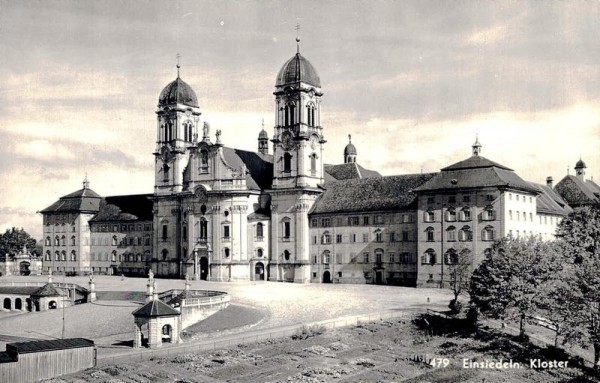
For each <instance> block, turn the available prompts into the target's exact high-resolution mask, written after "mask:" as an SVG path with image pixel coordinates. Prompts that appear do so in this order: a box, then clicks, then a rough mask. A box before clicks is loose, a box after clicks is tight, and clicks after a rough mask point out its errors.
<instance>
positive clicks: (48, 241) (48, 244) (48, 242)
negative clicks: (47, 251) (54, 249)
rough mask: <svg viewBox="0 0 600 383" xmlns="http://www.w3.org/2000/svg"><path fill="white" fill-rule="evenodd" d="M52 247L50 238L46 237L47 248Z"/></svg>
mask: <svg viewBox="0 0 600 383" xmlns="http://www.w3.org/2000/svg"><path fill="white" fill-rule="evenodd" d="M50 245H52V240H51V239H50V237H46V246H50Z"/></svg>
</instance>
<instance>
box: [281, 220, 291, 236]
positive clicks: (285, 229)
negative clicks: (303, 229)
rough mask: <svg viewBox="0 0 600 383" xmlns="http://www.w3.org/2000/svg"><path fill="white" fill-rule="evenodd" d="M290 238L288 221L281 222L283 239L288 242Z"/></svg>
mask: <svg viewBox="0 0 600 383" xmlns="http://www.w3.org/2000/svg"><path fill="white" fill-rule="evenodd" d="M290 236H291V224H290V221H289V220H287V221H284V222H283V238H284V239H287V240H289V239H290Z"/></svg>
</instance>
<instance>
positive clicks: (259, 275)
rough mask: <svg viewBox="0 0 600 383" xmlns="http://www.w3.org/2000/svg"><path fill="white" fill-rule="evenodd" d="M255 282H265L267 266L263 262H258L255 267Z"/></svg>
mask: <svg viewBox="0 0 600 383" xmlns="http://www.w3.org/2000/svg"><path fill="white" fill-rule="evenodd" d="M254 280H255V281H264V280H265V265H264V264H263V263H262V262H258V263H257V264H256V266H254Z"/></svg>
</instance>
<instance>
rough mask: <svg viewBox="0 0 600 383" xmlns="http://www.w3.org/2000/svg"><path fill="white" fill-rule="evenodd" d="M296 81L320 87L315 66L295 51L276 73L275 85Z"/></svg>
mask: <svg viewBox="0 0 600 383" xmlns="http://www.w3.org/2000/svg"><path fill="white" fill-rule="evenodd" d="M298 82H303V83H305V84H308V85H312V86H314V87H317V88H320V87H321V79H319V75H318V74H317V71H316V70H315V67H313V66H312V64H311V63H310V61H308V60H307V59H305V58H304V57H302V55H301V54H300V52H298V53H296V54H295V55H294V56H292V58H291V59H289V60H288V61H286V63H285V64H283V67H282V68H281V70H280V71H279V74H278V75H277V81H276V82H275V86H276V87H279V86H283V85H287V84H294V83H298Z"/></svg>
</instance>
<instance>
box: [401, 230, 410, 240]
mask: <svg viewBox="0 0 600 383" xmlns="http://www.w3.org/2000/svg"><path fill="white" fill-rule="evenodd" d="M408 237H409V236H408V231H403V232H402V240H403V241H408V240H409V239H408Z"/></svg>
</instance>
